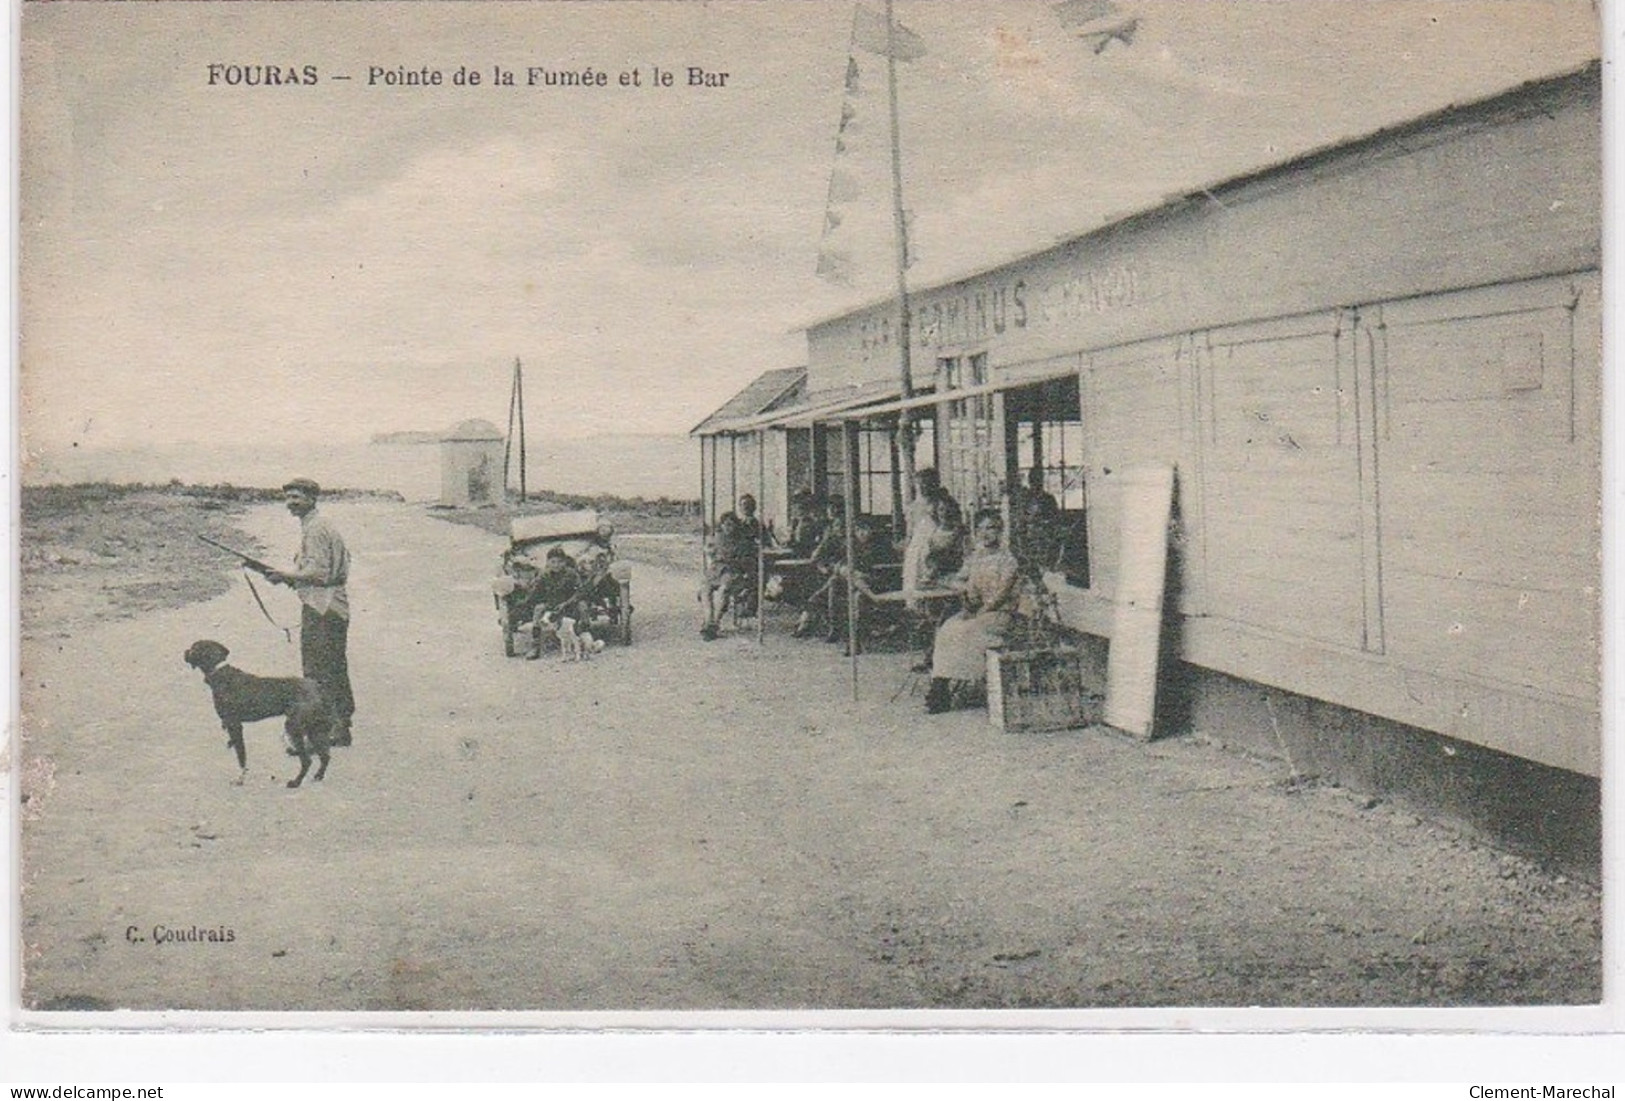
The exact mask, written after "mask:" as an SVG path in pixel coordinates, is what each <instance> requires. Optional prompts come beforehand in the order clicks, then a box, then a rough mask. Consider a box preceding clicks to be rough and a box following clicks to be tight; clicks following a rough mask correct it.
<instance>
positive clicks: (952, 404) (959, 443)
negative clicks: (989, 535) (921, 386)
mask: <svg viewBox="0 0 1625 1101" xmlns="http://www.w3.org/2000/svg"><path fill="white" fill-rule="evenodd" d="M987 381H988V376H987V353H986V352H979V353H977V354H976V355H971V356H950V357H945V358H942V359H939V360H937V392H938V393H939V394H943V395H945V396H947V395H951V394H952V392H953V391H955V390H962V389H968V388H970V387H973V386H982V385H984V384H986V382H987ZM938 409H939V410H943V412H944V414H945V415H944V416H943V426H942V428H943V430H942V432H941V434H940V436H939V437H938V438H939V441H940V443H941V452H940V454H939V456H938V459H939V464H938V468H939V472H940V473H941V475H942V484H943V485H944V486H946V487H947V489H948V492H950V493H952V494H953V495H954V497H955V498H956V499H957V500H958V501H959V504H960V506H961V507H962V508H964V509H965V510H966V511H967V513H969V512H971V511H974V510H975V509H976V508H977V506H979V505H983V504H992V503H995V502H997V501H998V499H999V495H1000V489H1001V486H1000V484H999V481H1000V479H999V476H998V468H997V465H996V464H997V459H998V456H997V454H996V448H997V443H996V441H995V419H994V418H995V413H996V409H995V402H994V397H993V395H992V394H976V395H973V396H971V397H966V398H952V397H949V398H948V400H947V401H945V402H943V403H941V404H939V406H938Z"/></svg>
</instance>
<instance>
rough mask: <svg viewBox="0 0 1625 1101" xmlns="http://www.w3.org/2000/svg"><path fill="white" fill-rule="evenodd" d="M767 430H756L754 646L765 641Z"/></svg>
mask: <svg viewBox="0 0 1625 1101" xmlns="http://www.w3.org/2000/svg"><path fill="white" fill-rule="evenodd" d="M766 500H767V429H765V428H759V429H757V430H756V644H757V645H758V646H760V645H762V644H763V643H764V641H765V631H764V629H763V627H762V620H763V618H764V616H763V610H762V604H763V602H764V601H765V600H766V599H767V521H766V520H765V519H764V517H765V515H766V513H767V506H766V504H765V503H764V502H765V501H766Z"/></svg>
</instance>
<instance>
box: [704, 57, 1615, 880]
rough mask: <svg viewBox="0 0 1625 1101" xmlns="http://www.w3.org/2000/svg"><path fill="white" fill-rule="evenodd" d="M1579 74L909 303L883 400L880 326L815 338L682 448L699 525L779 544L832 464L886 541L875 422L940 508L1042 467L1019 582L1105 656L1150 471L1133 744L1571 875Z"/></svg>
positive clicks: (885, 483)
mask: <svg viewBox="0 0 1625 1101" xmlns="http://www.w3.org/2000/svg"><path fill="white" fill-rule="evenodd" d="M1600 83H1601V82H1600V69H1599V66H1598V65H1596V64H1592V65H1590V66H1587V67H1585V68H1584V69H1581V70H1579V71H1577V72H1573V73H1568V74H1564V75H1561V76H1558V77H1554V78H1551V79H1547V80H1543V81H1539V82H1535V83H1531V84H1526V85H1523V86H1520V87H1518V88H1515V89H1512V90H1510V91H1508V92H1505V93H1503V94H1501V95H1498V96H1495V97H1493V98H1490V99H1487V100H1484V101H1481V102H1477V103H1473V104H1468V105H1462V106H1455V107H1451V108H1448V109H1446V110H1443V111H1440V112H1437V113H1434V114H1431V115H1428V116H1425V117H1423V118H1419V119H1416V120H1414V121H1412V122H1410V123H1407V124H1404V125H1400V126H1396V127H1393V128H1390V129H1387V130H1384V131H1381V132H1378V133H1375V134H1372V135H1369V136H1367V137H1364V138H1360V139H1357V140H1354V141H1350V142H1346V143H1342V144H1339V145H1337V146H1335V147H1331V148H1327V149H1323V150H1320V151H1317V152H1314V153H1311V154H1308V155H1306V156H1302V157H1298V158H1296V159H1293V160H1291V161H1288V162H1286V163H1283V164H1279V165H1276V166H1273V167H1270V168H1267V169H1264V170H1262V171H1258V172H1255V173H1251V174H1248V175H1246V176H1242V177H1239V178H1236V179H1232V180H1229V181H1227V182H1224V183H1221V184H1217V185H1214V186H1211V187H1208V188H1204V189H1202V190H1201V191H1198V192H1195V193H1193V194H1190V195H1188V196H1184V197H1182V198H1178V199H1176V200H1173V201H1170V202H1167V203H1164V204H1162V205H1160V206H1158V207H1156V208H1154V209H1150V210H1147V211H1144V212H1141V213H1138V214H1135V215H1133V216H1131V217H1128V218H1125V219H1123V220H1120V221H1117V222H1115V223H1113V224H1110V225H1107V226H1105V227H1103V228H1101V229H1098V230H1095V231H1092V232H1089V233H1087V234H1084V235H1082V236H1079V237H1077V238H1075V239H1072V240H1069V241H1066V242H1064V243H1061V244H1058V245H1056V246H1054V247H1052V248H1048V249H1046V250H1044V251H1042V252H1038V253H1036V254H1033V255H1029V256H1026V257H1023V258H1021V259H1018V260H1015V261H1013V262H1011V263H1007V264H1003V265H1001V266H999V267H996V268H993V269H991V270H988V271H985V272H982V273H979V274H976V275H973V276H971V277H969V278H965V279H961V280H956V281H954V282H951V283H946V284H942V285H938V286H934V287H930V288H926V289H923V290H919V291H916V292H914V293H913V294H911V296H910V297H911V305H912V311H913V325H912V331H911V339H912V341H913V343H912V348H911V355H912V362H913V365H914V377H915V385H916V387H917V388H918V389H920V390H921V391H922V395H921V396H920V397H918V398H916V399H914V400H913V401H911V402H904V401H902V400H900V399H899V397H898V387H897V381H896V376H897V363H898V358H899V357H898V354H897V348H896V347H895V339H896V332H895V327H896V321H895V318H896V303H895V301H893V300H888V301H882V302H877V303H874V304H872V305H870V306H868V307H865V308H860V309H857V310H854V311H852V312H850V313H847V314H844V315H842V316H839V317H834V318H830V319H827V320H823V321H820V322H818V323H816V324H813V325H812V326H811V327H810V328H809V329H808V330H807V352H808V355H807V365H806V369H805V375H804V378H803V377H800V373H799V372H797V371H790V372H778V373H770V376H771V377H772V378H773V379H775V380H782V381H786V382H787V383H788V382H789V380H790V379H791V378H792V377H794V379H795V381H794V383H793V385H787V386H786V388H785V389H784V390H782V391H781V392H780V393H778V394H776V395H774V396H772V398H771V399H769V398H768V397H767V395H766V393H765V392H766V391H768V390H771V389H772V388H773V386H772V385H770V384H769V383H768V382H767V381H766V380H768V379H769V377H770V376H763V379H759V380H758V381H757V383H754V384H752V387H751V388H748V389H747V391H746V392H745V394H742V395H741V396H740V398H736V399H735V401H734V402H730V403H729V406H727V407H725V408H724V410H719V412H718V413H717V414H716V415H714V416H713V417H712V418H709V419H708V420H707V421H706V422H705V423H703V424H702V425H700V426H698V427H697V428H696V429H695V430H694V434H695V435H696V436H697V437H698V438H699V439H700V442H701V446H702V472H703V475H704V477H706V478H708V479H709V482H708V484H707V497H706V510H707V511H706V516H707V518H710V517H713V516H714V515H716V513H717V511H720V510H719V508H718V505H719V503H723V504H724V507H726V505H725V502H727V501H729V500H732V499H733V498H734V497H736V496H737V494H738V493H740V492H744V491H746V490H747V489H752V490H754V491H756V492H758V495H759V496H760V497H761V498H762V499H763V501H764V505H766V504H767V503H768V502H772V504H771V507H770V508H764V515H766V516H767V517H768V518H769V519H771V520H774V521H775V522H777V523H781V524H782V522H783V518H784V515H785V513H784V509H785V502H786V500H787V494H788V493H789V492H791V491H793V490H794V489H795V488H798V487H800V486H803V485H806V486H810V487H812V488H814V489H815V490H819V491H822V492H828V493H839V492H840V491H841V486H842V480H843V479H844V478H845V476H846V473H845V472H846V471H847V470H848V469H849V468H850V469H853V470H854V471H855V473H856V478H857V486H858V499H859V502H860V505H861V507H862V509H863V511H864V512H866V513H869V514H871V515H873V516H874V517H876V519H877V521H879V522H880V523H882V524H885V523H888V522H890V523H898V522H900V519H899V518H900V516H901V501H900V492H899V491H900V487H899V484H898V483H899V478H898V473H897V472H898V469H899V465H900V464H899V462H898V459H899V454H898V448H899V446H900V443H899V439H898V433H897V424H898V419H899V414H900V412H901V411H902V409H903V408H904V407H905V406H907V407H909V408H911V409H912V410H913V412H914V415H915V416H916V418H917V423H918V424H920V425H922V427H923V432H922V434H921V439H920V443H919V451H918V461H919V462H920V463H921V465H927V464H935V465H936V466H937V467H938V468H939V469H940V470H941V472H942V474H943V476H944V482H945V484H946V485H947V486H948V488H949V489H950V490H951V491H952V492H953V493H954V495H955V496H956V497H957V498H958V499H959V500H960V501H961V503H963V504H966V505H967V506H970V505H974V504H976V503H980V502H997V501H999V500H1001V499H1002V498H1004V496H1005V495H1006V493H1007V492H1008V491H1009V490H1010V489H1011V488H1013V487H1014V486H1016V485H1017V484H1019V483H1023V482H1025V481H1026V479H1027V477H1028V473H1029V471H1030V470H1031V469H1032V468H1033V467H1035V466H1036V467H1041V468H1042V470H1043V477H1044V481H1045V484H1046V487H1047V488H1048V489H1049V490H1050V492H1051V493H1052V494H1054V495H1055V496H1056V498H1057V499H1058V500H1059V502H1060V504H1061V505H1062V508H1063V511H1064V516H1065V524H1066V533H1067V534H1066V540H1065V547H1066V550H1065V558H1064V561H1063V563H1062V569H1060V570H1058V571H1057V572H1056V573H1055V574H1053V575H1051V576H1050V577H1049V578H1048V579H1047V580H1048V582H1049V585H1050V588H1051V589H1052V590H1054V591H1055V592H1056V593H1057V595H1058V597H1059V601H1060V604H1061V607H1062V610H1063V614H1064V616H1065V618H1066V620H1067V622H1068V624H1069V625H1070V626H1072V627H1074V628H1076V629H1077V630H1079V631H1080V632H1083V634H1084V635H1085V636H1086V637H1087V639H1089V640H1091V644H1092V645H1093V646H1094V647H1095V648H1096V649H1097V650H1098V653H1099V654H1101V655H1103V654H1104V653H1105V649H1106V647H1107V646H1109V644H1110V635H1111V625H1112V599H1113V593H1114V586H1115V583H1116V580H1117V577H1118V562H1117V555H1118V553H1119V551H1118V524H1119V517H1120V515H1121V508H1122V504H1121V493H1120V491H1119V490H1118V488H1117V487H1118V484H1119V482H1120V479H1119V478H1118V475H1119V474H1120V472H1121V471H1123V470H1124V469H1126V468H1127V467H1129V466H1131V465H1132V464H1135V463H1138V462H1143V461H1161V462H1166V463H1169V464H1172V465H1173V466H1174V468H1175V471H1176V489H1175V493H1176V500H1175V512H1176V520H1175V525H1174V536H1173V543H1172V548H1171V552H1170V553H1171V559H1170V562H1171V565H1170V571H1169V585H1170V587H1169V595H1168V600H1169V613H1170V614H1169V616H1168V624H1167V632H1168V635H1169V639H1170V646H1171V656H1172V657H1173V658H1174V659H1175V660H1173V661H1171V662H1165V663H1164V677H1163V682H1162V685H1161V689H1160V695H1159V700H1158V709H1159V720H1158V721H1159V726H1160V727H1161V728H1162V729H1163V730H1164V731H1166V732H1167V733H1184V732H1189V731H1193V730H1199V731H1204V732H1208V733H1212V734H1214V735H1215V736H1218V737H1220V738H1222V739H1223V740H1225V741H1226V742H1229V743H1232V744H1237V745H1240V746H1242V747H1244V748H1247V749H1249V750H1254V751H1257V752H1260V753H1266V754H1270V755H1274V756H1281V755H1282V754H1283V752H1285V753H1286V754H1288V755H1290V758H1291V760H1292V761H1293V763H1294V767H1295V769H1296V770H1298V771H1300V772H1303V773H1306V774H1315V775H1319V776H1322V777H1327V778H1332V779H1335V780H1337V781H1339V782H1342V783H1345V784H1346V785H1348V786H1350V787H1356V788H1359V789H1361V790H1366V791H1370V792H1372V793H1373V794H1376V795H1379V796H1382V797H1384V798H1391V799H1393V800H1395V801H1396V802H1401V803H1407V802H1408V803H1412V804H1415V805H1418V806H1425V807H1426V808H1427V809H1430V810H1444V811H1446V812H1448V813H1451V814H1454V815H1456V816H1459V817H1462V818H1465V819H1466V820H1468V821H1470V822H1471V823H1472V824H1474V825H1475V826H1478V827H1482V828H1485V829H1488V830H1490V831H1492V832H1494V833H1496V834H1497V835H1499V836H1500V837H1502V839H1503V840H1506V841H1508V842H1509V843H1512V844H1514V845H1515V846H1517V847H1520V848H1522V849H1525V850H1527V851H1531V852H1535V853H1537V854H1542V855H1555V856H1560V857H1562V858H1564V859H1565V860H1566V861H1578V862H1579V863H1581V864H1584V865H1592V866H1595V865H1596V864H1597V862H1598V860H1599V859H1600V857H1599V852H1600V835H1601V828H1600V792H1599V782H1598V778H1599V775H1600V769H1601V756H1602V753H1601V745H1602V735H1601V714H1600V654H1599V638H1600V609H1601V581H1602V576H1601V564H1600V554H1601V551H1600V515H1599V514H1600V501H1601V487H1600V464H1601V440H1600V425H1601V379H1602V364H1601V328H1602V324H1601V301H1600V292H1601V274H1600V264H1601V238H1602V220H1601V212H1602V171H1601V111H1600V104H1601V87H1600ZM747 395H750V400H743V399H745V398H746V396H747ZM758 399H759V400H758ZM853 418H856V419H857V420H858V432H857V433H856V436H855V446H853V445H851V443H850V442H849V439H844V438H843V435H842V422H843V421H845V420H849V419H853ZM706 449H709V450H706ZM742 449H743V450H742ZM741 454H745V455H746V456H747V457H746V458H743V459H740V458H739V456H740V455H741ZM730 463H731V465H728V464H730ZM764 472H765V475H764ZM724 484H725V485H726V490H725V491H722V490H721V489H720V488H719V487H720V486H722V485H724Z"/></svg>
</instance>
